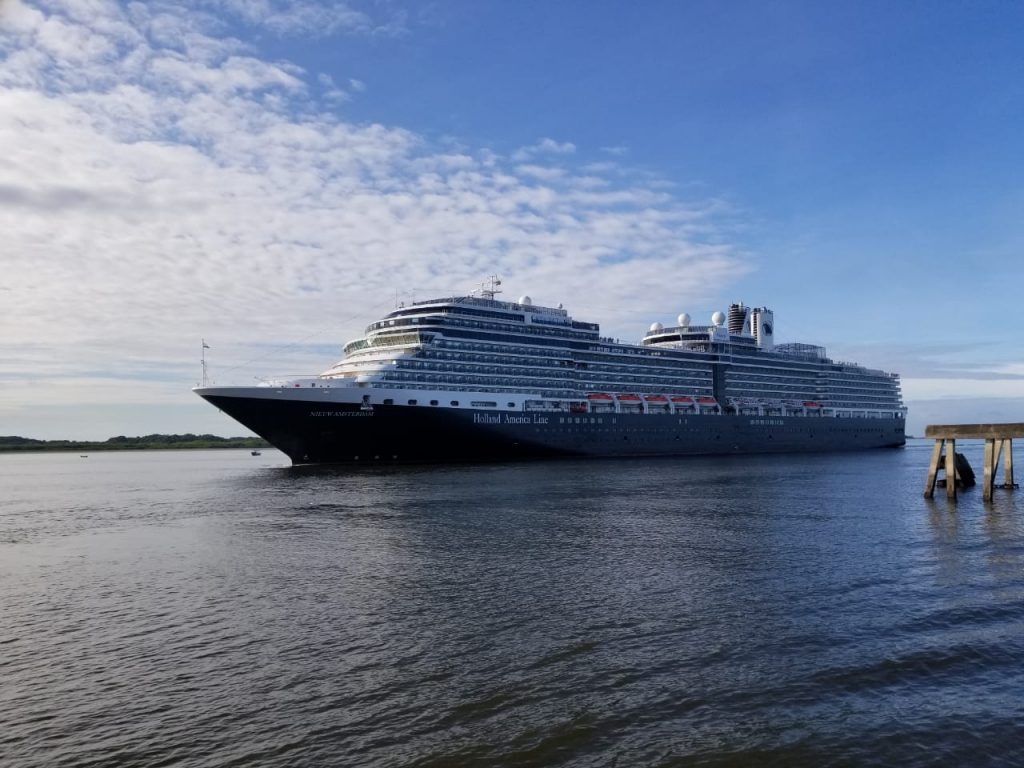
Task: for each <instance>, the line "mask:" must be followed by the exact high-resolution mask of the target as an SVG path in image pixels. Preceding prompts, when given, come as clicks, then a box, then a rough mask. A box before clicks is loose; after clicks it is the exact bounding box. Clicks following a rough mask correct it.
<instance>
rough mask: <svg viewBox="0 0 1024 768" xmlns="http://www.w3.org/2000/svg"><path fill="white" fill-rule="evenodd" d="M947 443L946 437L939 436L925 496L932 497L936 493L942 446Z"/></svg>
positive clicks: (934, 449)
mask: <svg viewBox="0 0 1024 768" xmlns="http://www.w3.org/2000/svg"><path fill="white" fill-rule="evenodd" d="M945 444H946V441H945V439H943V438H939V439H938V440H936V441H935V447H934V448H933V449H932V461H931V464H929V465H928V481H927V483H925V486H924V497H925V498H926V499H930V498H932V496H934V495H935V478H936V477H937V476H938V474H939V460H940V459H941V458H942V446H943V445H945Z"/></svg>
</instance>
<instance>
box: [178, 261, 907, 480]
mask: <svg viewBox="0 0 1024 768" xmlns="http://www.w3.org/2000/svg"><path fill="white" fill-rule="evenodd" d="M499 285H500V281H499V280H497V279H496V278H492V279H491V281H490V282H489V283H487V284H485V285H484V287H482V288H481V289H479V290H478V291H475V292H473V293H471V294H470V295H465V296H453V297H447V298H439V299H431V300H428V301H417V302H414V303H411V304H409V305H401V306H398V307H396V308H395V309H394V310H393V311H391V312H389V313H388V314H387V315H385V316H384V317H383V318H382V319H380V320H378V321H376V322H374V323H372V324H371V325H370V326H369V327H367V328H366V331H365V334H364V336H363V337H361V338H358V339H356V340H354V341H351V342H349V343H348V344H346V345H345V348H344V357H343V359H342V360H341V361H340V362H338V363H336V364H335V365H333V366H331V367H330V368H329V369H328V370H326V371H324V372H323V373H321V374H320V375H319V376H312V377H308V378H299V379H292V380H289V381H276V382H265V383H261V384H260V385H257V386H242V387H235V386H230V387H229V386H200V387H196V388H195V390H194V391H195V392H196V394H198V395H199V396H200V397H202V398H204V399H206V400H207V401H209V402H210V403H211V404H213V405H215V406H216V407H217V408H219V409H221V410H222V411H223V412H225V413H227V414H228V415H229V416H231V417H233V418H234V419H235V420H237V421H238V422H240V423H241V424H243V425H244V426H246V427H248V428H249V429H251V430H252V431H253V432H255V433H256V434H258V435H260V436H261V437H263V438H265V439H266V440H267V441H268V442H270V443H271V444H272V445H274V446H275V447H277V448H279V449H280V450H281V451H283V452H284V453H286V454H287V455H288V456H289V457H290V458H291V460H292V462H293V463H295V464H318V463H356V464H364V463H418V462H465V461H474V462H476V461H488V460H491V461H493V460H515V459H528V458H542V457H558V456H566V457H567V456H608V457H612V456H683V455H702V454H703V455H712V454H745V453H769V452H797V451H845V450H858V449H868V448H882V447H888V446H900V445H903V444H904V442H905V436H904V428H905V423H906V408H905V407H904V405H903V401H902V395H901V391H900V382H899V376H898V375H897V374H895V373H887V372H885V371H881V370H874V369H870V368H865V367H863V366H861V365H857V364H854V363H849V362H839V361H836V360H832V359H830V358H829V357H828V356H827V355H826V352H825V349H824V348H822V347H820V346H815V345H811V344H800V343H788V344H776V343H775V341H774V334H775V327H774V326H775V321H774V317H773V314H772V312H771V310H769V309H767V308H764V307H748V306H745V305H743V304H742V303H737V304H733V305H732V306H730V307H729V310H728V313H727V314H726V313H723V312H715V313H714V314H713V315H712V316H711V318H710V323H709V324H707V325H700V324H695V323H693V322H692V321H691V318H690V316H689V315H687V314H685V313H684V314H681V315H679V316H678V318H677V320H676V323H675V325H671V326H665V325H663V324H662V323H654V324H653V325H651V326H650V329H649V330H648V331H647V333H646V334H645V335H644V336H643V338H642V339H641V340H640V341H639V342H638V343H625V342H620V341H619V340H617V339H612V338H607V337H604V336H602V335H601V330H600V327H599V326H598V325H597V324H596V323H591V322H585V321H582V320H576V319H574V318H573V317H572V316H571V315H570V314H569V313H568V311H566V310H565V309H563V308H562V306H561V305H559V306H558V307H545V306H540V305H537V304H534V303H533V301H531V299H530V297H528V296H523V297H521V298H520V299H519V300H518V301H514V302H513V301H503V300H500V299H498V297H497V294H498V293H500V290H499V288H498V286H499Z"/></svg>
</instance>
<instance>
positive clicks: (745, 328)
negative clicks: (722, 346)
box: [729, 302, 750, 336]
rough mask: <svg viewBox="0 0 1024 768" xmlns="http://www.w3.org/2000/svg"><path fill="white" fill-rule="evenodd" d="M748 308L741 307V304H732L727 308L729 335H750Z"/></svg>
mask: <svg viewBox="0 0 1024 768" xmlns="http://www.w3.org/2000/svg"><path fill="white" fill-rule="evenodd" d="M749 317H750V307H745V306H743V302H740V303H739V304H733V305H731V306H730V307H729V333H730V334H732V335H733V336H738V335H739V334H741V333H746V334H749V333H750V322H749Z"/></svg>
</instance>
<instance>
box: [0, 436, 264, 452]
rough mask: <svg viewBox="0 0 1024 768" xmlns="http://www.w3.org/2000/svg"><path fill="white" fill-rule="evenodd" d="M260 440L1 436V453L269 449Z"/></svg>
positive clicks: (240, 438)
mask: <svg viewBox="0 0 1024 768" xmlns="http://www.w3.org/2000/svg"><path fill="white" fill-rule="evenodd" d="M269 447H270V443H268V442H267V441H266V440H264V439H263V438H261V437H218V436H217V435H193V434H191V433H188V434H185V435H143V436H142V437H125V436H124V435H119V436H117V437H111V438H108V439H107V440H104V441H102V442H91V441H83V440H34V439H32V438H31V437H18V436H16V435H8V436H3V435H0V453H5V452H6V453H10V452H13V451H19V452H27V451H145V450H153V449H162V450H166V449H184V448H269Z"/></svg>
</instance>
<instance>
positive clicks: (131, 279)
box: [0, 2, 747, 437]
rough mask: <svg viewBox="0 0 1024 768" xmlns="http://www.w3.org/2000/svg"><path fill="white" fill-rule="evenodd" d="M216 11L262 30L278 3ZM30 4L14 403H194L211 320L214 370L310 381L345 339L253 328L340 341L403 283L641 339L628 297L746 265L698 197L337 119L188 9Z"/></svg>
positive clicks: (9, 203) (7, 403) (22, 103)
mask: <svg viewBox="0 0 1024 768" xmlns="http://www.w3.org/2000/svg"><path fill="white" fill-rule="evenodd" d="M286 5H288V7H293V6H294V7H297V4H286ZM231 7H232V8H233V9H234V12H236V13H238V14H242V15H246V18H250V19H252V20H254V23H255V22H257V21H258V22H260V23H266V24H270V23H274V24H278V23H281V22H276V21H275V22H271V21H270V20H272V19H273V18H274V15H273V14H275V13H281V12H283V11H282V10H281V9H282V8H283V7H284V5H282V4H268V3H242V2H238V3H234V4H232V6H231ZM42 8H43V10H39V9H38V8H32V7H28V6H25V5H22V4H20V3H15V4H12V5H9V6H5V9H4V12H3V13H4V15H3V26H2V29H0V56H3V57H4V59H3V60H4V64H5V66H4V67H3V68H0V144H2V146H4V147H5V152H4V153H3V155H2V156H0V231H3V232H4V238H3V240H2V243H0V274H2V275H3V278H2V280H3V285H4V287H5V289H6V290H5V291H4V292H3V305H4V311H3V312H2V313H0V407H4V408H6V409H7V412H8V413H10V412H11V409H14V410H18V409H24V408H27V407H29V406H30V405H32V404H37V405H38V404H40V403H42V402H44V401H45V402H46V403H51V404H58V403H60V402H71V401H73V400H74V399H75V398H76V397H79V398H88V399H89V401H90V402H93V403H100V402H102V401H103V400H104V398H106V399H107V401H108V402H110V403H116V402H120V401H122V400H124V399H126V398H127V399H131V400H132V401H147V402H154V403H158V402H164V401H165V400H166V398H167V397H168V392H170V391H174V392H178V393H180V395H181V398H183V399H184V400H187V399H188V398H190V397H193V396H192V395H191V394H190V393H188V387H189V386H191V385H192V384H193V383H194V382H195V379H196V376H197V372H198V356H197V351H196V343H197V340H198V339H199V338H200V337H203V336H205V337H206V338H207V339H208V340H210V341H211V343H212V344H213V345H214V347H215V351H214V352H213V353H212V355H211V358H212V361H213V365H214V370H215V371H217V372H218V376H219V380H221V381H222V383H225V382H226V379H228V378H230V377H233V378H234V379H235V380H237V381H243V382H245V381H251V379H252V376H253V375H256V374H268V375H276V374H288V373H309V372H315V371H317V370H319V369H323V368H325V367H327V365H328V364H329V363H330V362H333V359H334V358H335V357H337V353H333V354H325V353H324V352H323V350H322V349H320V350H305V351H302V352H301V353H299V354H292V355H290V356H288V357H287V359H284V360H279V359H277V358H276V357H267V356H266V355H265V354H263V353H265V351H266V345H268V344H269V345H276V344H279V343H281V342H282V340H285V341H286V340H293V339H296V338H305V337H306V336H308V335H310V334H318V333H319V334H321V335H320V336H318V337H317V340H318V342H324V343H327V342H330V343H333V344H337V345H338V346H339V347H340V345H341V343H342V342H344V341H347V340H348V339H350V338H352V337H354V336H356V335H357V334H359V333H360V332H361V330H362V328H363V327H364V326H365V325H366V324H367V323H368V322H370V321H372V320H374V319H376V316H377V315H379V314H380V312H382V311H383V310H385V309H386V308H388V307H389V306H390V305H391V303H392V302H393V301H394V294H395V291H396V289H397V290H399V291H401V292H412V291H415V293H416V294H417V296H418V298H427V297H428V296H429V295H431V294H433V293H438V294H442V295H449V294H450V293H452V292H456V291H462V290H465V289H467V288H469V287H470V286H473V285H477V284H479V282H480V281H481V280H482V279H483V278H484V277H486V276H487V275H489V274H492V273H498V274H501V275H502V277H503V278H504V281H505V285H506V286H507V287H508V288H509V289H510V291H512V292H515V293H516V294H517V295H518V293H530V294H531V295H533V296H534V298H535V299H536V300H537V301H539V302H546V303H551V304H557V303H559V302H564V303H565V305H566V306H567V307H568V308H569V309H570V311H574V312H575V313H576V314H577V315H578V316H582V317H583V319H589V320H598V321H601V322H602V323H603V324H604V326H605V328H604V329H605V332H606V333H609V334H611V335H620V336H623V337H631V338H632V337H637V336H639V335H640V333H641V332H642V328H643V327H644V321H641V322H640V323H638V321H637V314H636V312H637V311H645V310H646V309H647V308H650V307H666V306H667V307H680V308H682V307H684V306H686V305H689V306H694V305H697V306H700V305H706V304H707V302H708V300H709V297H710V296H712V295H714V294H715V293H717V292H718V289H719V288H720V287H721V286H723V285H724V284H727V283H729V282H731V281H732V280H734V279H736V277H737V276H738V275H740V274H742V273H743V272H744V271H745V270H746V268H747V267H746V265H745V264H744V262H743V261H742V260H741V259H740V258H739V257H737V255H736V254H735V252H734V251H733V250H732V249H731V248H729V247H728V246H727V245H723V244H721V242H720V240H721V237H720V236H719V235H718V230H719V223H720V219H721V217H722V215H723V211H722V210H721V209H719V208H716V207H715V204H714V203H713V202H710V203H706V204H703V205H691V204H688V203H687V204H684V203H682V202H680V201H678V200H677V199H675V198H673V197H672V196H671V195H670V194H668V193H666V192H665V191H664V190H662V189H659V188H658V187H657V185H656V184H653V183H652V180H651V179H649V178H646V177H643V176H630V175H629V174H628V172H627V171H626V169H623V168H622V167H619V166H616V167H615V169H614V173H610V174H602V173H601V172H600V171H598V170H595V169H593V168H591V169H590V170H588V171H584V170H582V169H581V168H574V167H572V166H571V165H568V164H567V163H568V161H570V160H571V159H572V157H573V154H574V153H575V151H576V148H575V146H574V145H573V144H571V143H569V142H557V141H554V140H552V139H543V140H541V141H540V142H538V143H537V144H536V145H534V146H533V147H531V148H527V149H525V150H521V151H522V152H526V153H527V154H528V155H529V156H530V157H531V158H532V161H531V162H529V163H525V164H523V163H521V162H520V161H518V160H517V159H516V156H517V155H518V154H519V153H515V154H514V155H513V157H510V158H503V157H502V156H500V155H498V154H496V153H494V152H492V151H490V150H488V149H486V148H478V149H473V148H466V147H460V148H458V149H455V148H453V146H451V145H449V146H447V147H438V146H434V145H432V144H431V143H430V142H429V141H427V140H425V139H424V138H423V137H421V136H419V135H417V134H415V133H414V132H411V131H408V130H404V129H402V128H397V127H388V126H383V125H375V124H358V125H357V124H351V123H347V122H344V121H342V120H340V119H338V118H337V117H336V116H335V115H334V114H332V113H331V112H330V111H328V110H326V109H324V108H322V107H321V103H322V102H320V101H318V100H317V99H318V98H320V97H319V96H317V93H318V92H319V91H321V90H323V89H324V88H326V89H327V90H330V89H331V87H332V86H333V83H334V80H333V79H331V78H330V77H329V76H326V77H327V79H326V80H325V79H324V78H323V77H320V76H317V75H314V74H308V73H306V72H303V71H302V70H301V69H299V68H298V67H296V66H295V65H293V64H291V63H289V62H282V61H268V60H265V59H264V58H261V57H260V56H259V53H258V51H256V50H254V49H252V48H251V47H250V46H248V45H246V44H244V43H243V42H241V41H239V40H235V39H232V38H228V37H218V36H216V35H214V34H213V33H212V31H211V30H215V29H217V24H216V20H215V19H199V20H196V18H195V16H194V13H193V10H192V9H191V8H190V7H188V6H180V7H179V6H174V5H170V4H162V5H160V6H159V7H158V8H156V9H154V8H150V7H148V6H146V7H140V6H136V5H132V6H128V7H127V8H125V7H122V6H119V5H116V4H108V3H103V2H96V3H92V4H75V5H74V6H61V7H59V6H57V5H56V4H53V5H46V6H42ZM335 10H337V9H335ZM87 11H88V12H87ZM311 12H312V11H311ZM44 37H46V38H47V43H46V45H43V43H42V39H43V38H44ZM79 43H80V44H79ZM349 85H350V87H351V88H352V89H353V90H357V91H358V90H361V87H356V86H355V82H354V81H350V83H349ZM544 158H554V159H557V160H559V161H560V164H559V165H557V166H552V165H550V164H546V163H545V162H544V161H543V159H544ZM602 307H604V308H611V309H610V310H601V312H600V313H599V314H598V313H596V312H595V313H594V314H590V313H587V312H586V310H588V309H589V310H597V309H598V308H602ZM254 352H258V354H253V353H254ZM253 357H261V359H259V360H258V361H257V363H256V364H254V365H248V366H246V365H242V364H243V363H245V362H246V361H247V360H250V359H252V358H253ZM40 382H48V383H47V385H46V386H41V385H40ZM125 388H131V393H130V394H126V392H125ZM97 437H103V435H97Z"/></svg>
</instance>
